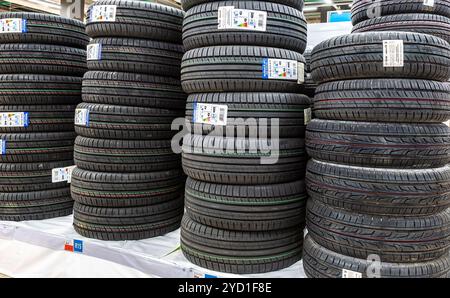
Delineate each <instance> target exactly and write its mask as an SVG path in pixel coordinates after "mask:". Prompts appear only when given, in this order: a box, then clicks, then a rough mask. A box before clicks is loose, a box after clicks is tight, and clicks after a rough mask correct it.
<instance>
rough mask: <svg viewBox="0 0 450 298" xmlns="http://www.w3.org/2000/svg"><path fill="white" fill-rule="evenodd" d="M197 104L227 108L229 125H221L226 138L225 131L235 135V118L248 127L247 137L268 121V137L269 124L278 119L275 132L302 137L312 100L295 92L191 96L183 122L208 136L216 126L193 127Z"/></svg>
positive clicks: (268, 132) (291, 136)
mask: <svg viewBox="0 0 450 298" xmlns="http://www.w3.org/2000/svg"><path fill="white" fill-rule="evenodd" d="M196 103H203V104H217V105H226V106H227V107H228V113H227V115H228V117H227V124H228V125H226V126H222V129H223V134H222V135H225V134H226V133H227V132H229V133H230V131H234V133H235V134H234V135H238V131H237V129H236V126H234V125H231V124H232V123H233V122H237V121H236V120H237V119H243V120H244V122H245V123H247V124H249V125H246V126H245V135H246V136H248V135H249V134H250V131H256V132H259V129H261V127H260V126H259V125H263V122H264V121H265V120H266V121H267V130H266V131H267V136H271V134H272V132H271V130H272V126H271V121H272V120H273V119H279V130H277V132H278V134H279V136H280V137H281V138H304V137H305V130H306V125H305V118H304V116H305V109H308V108H310V107H311V106H312V100H311V99H310V98H309V97H307V96H305V95H302V94H295V93H251V92H230V93H200V94H191V95H190V96H189V97H188V99H187V106H186V120H188V121H189V123H191V131H194V125H195V126H201V129H200V131H202V133H203V134H210V133H211V132H212V131H213V130H214V129H217V128H218V127H215V126H212V125H208V124H195V123H194V122H193V120H194V108H195V104H196ZM253 119H255V120H256V123H253V124H252V125H251V123H252V122H253ZM255 124H256V126H255ZM239 127H241V128H242V127H243V125H240V126H239ZM195 132H196V133H199V132H197V131H195ZM218 133H219V132H218ZM219 134H220V133H219Z"/></svg>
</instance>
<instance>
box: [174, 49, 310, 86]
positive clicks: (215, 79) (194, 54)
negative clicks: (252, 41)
mask: <svg viewBox="0 0 450 298" xmlns="http://www.w3.org/2000/svg"><path fill="white" fill-rule="evenodd" d="M265 58H269V59H287V60H295V61H298V62H301V63H305V58H303V56H302V55H300V54H299V53H296V52H293V51H289V50H283V49H276V48H266V47H255V46H214V47H205V48H200V49H194V50H190V51H188V52H187V53H186V54H184V57H183V62H182V63H181V84H182V86H183V89H184V91H185V92H186V93H203V92H240V91H242V92H263V91H267V92H292V93H295V92H299V91H301V89H302V86H301V85H300V84H298V82H297V80H272V79H270V80H265V79H263V59H265Z"/></svg>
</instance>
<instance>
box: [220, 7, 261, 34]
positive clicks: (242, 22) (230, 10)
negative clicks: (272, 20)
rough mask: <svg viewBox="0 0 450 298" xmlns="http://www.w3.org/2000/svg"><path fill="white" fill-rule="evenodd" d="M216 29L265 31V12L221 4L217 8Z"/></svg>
mask: <svg viewBox="0 0 450 298" xmlns="http://www.w3.org/2000/svg"><path fill="white" fill-rule="evenodd" d="M218 23H219V26H218V29H219V30H225V29H233V30H251V31H266V27H267V12H266V11H258V10H248V9H235V8H234V6H222V7H219V10H218Z"/></svg>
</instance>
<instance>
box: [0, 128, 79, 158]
mask: <svg viewBox="0 0 450 298" xmlns="http://www.w3.org/2000/svg"><path fill="white" fill-rule="evenodd" d="M75 136H76V135H75V133H74V132H50V133H19V134H0V138H1V139H2V140H3V141H4V142H6V145H5V148H6V153H5V154H3V155H0V163H22V162H23V163H26V162H43V161H60V160H70V159H72V158H73V141H74V138H75Z"/></svg>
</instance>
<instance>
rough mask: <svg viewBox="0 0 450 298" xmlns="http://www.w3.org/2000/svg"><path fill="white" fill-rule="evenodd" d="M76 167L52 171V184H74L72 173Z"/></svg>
mask: <svg viewBox="0 0 450 298" xmlns="http://www.w3.org/2000/svg"><path fill="white" fill-rule="evenodd" d="M75 167H76V166H70V167H65V168H56V169H52V183H59V182H64V181H67V183H71V182H72V172H73V169H75Z"/></svg>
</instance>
